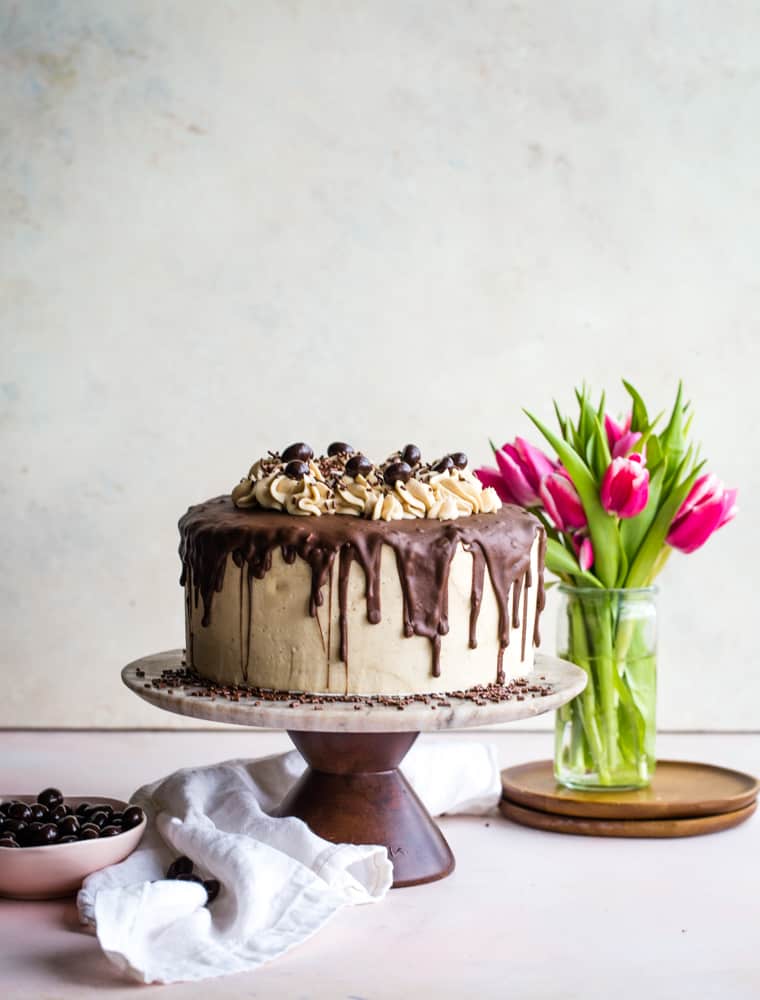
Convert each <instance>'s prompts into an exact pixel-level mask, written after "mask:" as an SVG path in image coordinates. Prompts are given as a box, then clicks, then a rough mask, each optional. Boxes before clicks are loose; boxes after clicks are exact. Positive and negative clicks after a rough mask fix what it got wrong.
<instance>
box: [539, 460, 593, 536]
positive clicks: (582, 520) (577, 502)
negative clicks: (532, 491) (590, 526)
mask: <svg viewBox="0 0 760 1000" xmlns="http://www.w3.org/2000/svg"><path fill="white" fill-rule="evenodd" d="M538 489H539V494H540V496H541V500H542V501H543V504H544V507H545V508H546V513H547V514H548V515H549V517H550V518H551V519H552V521H554V523H555V524H556V525H557V527H558V528H559V530H560V531H568V530H569V529H571V528H585V526H586V524H587V523H588V522H587V518H586V512H585V510H584V509H583V504H582V503H581V498H580V497H579V496H578V491H577V490H576V489H575V486H573V484H572V482H571V480H570V479H569V478H568V477H567V474H566V473H565V474H564V475H563V474H562V472H550V473H549V474H548V475H547V476H544V478H543V479H542V480H541V485H540V486H539V488H538Z"/></svg>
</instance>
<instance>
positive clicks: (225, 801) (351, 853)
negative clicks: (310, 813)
mask: <svg viewBox="0 0 760 1000" xmlns="http://www.w3.org/2000/svg"><path fill="white" fill-rule="evenodd" d="M305 767H306V764H305V762H304V760H303V758H302V757H301V755H300V754H299V753H298V752H297V751H291V752H290V753H285V754H279V755H277V756H274V757H264V758H261V759H259V760H247V761H246V760H231V761H227V762H225V763H222V764H214V765H212V766H211V767H201V768H185V769H183V770H181V771H177V772H175V773H174V774H171V775H169V777H167V778H163V779H161V780H160V781H157V782H154V783H153V784H151V785H146V786H144V787H143V788H141V789H139V790H138V791H137V792H136V793H135V794H134V795H133V796H132V800H131V801H132V802H134V803H135V804H137V805H140V806H142V808H143V809H144V810H145V812H146V813H147V815H148V828H147V831H146V834H145V836H144V837H143V839H142V841H141V843H140V846H139V847H138V849H137V850H136V851H135V852H134V853H133V854H131V855H130V857H128V858H127V859H126V860H125V861H122V862H121V864H118V865H113V866H111V867H110V868H104V869H102V870H101V871H98V872H94V873H93V874H92V875H90V876H88V877H87V878H86V879H85V881H84V884H83V886H82V888H81V890H80V892H79V896H78V898H77V905H78V907H79V916H80V920H81V921H82V923H83V924H86V925H89V926H90V927H91V928H93V929H94V931H95V933H96V934H97V937H98V941H99V942H100V945H101V947H102V948H103V951H104V952H105V954H106V955H107V956H108V958H109V959H110V960H111V962H113V963H114V965H116V966H117V968H119V969H120V970H121V971H122V972H123V973H124V974H125V975H126V976H128V977H130V978H133V979H137V980H139V981H140V982H143V983H173V982H178V981H180V980H198V979H205V978H207V977H209V976H218V975H223V974H227V973H232V972H243V971H247V970H250V969H255V968H256V967H257V966H258V965H261V963H262V962H266V961H267V960H268V959H270V958H274V957H275V956H276V955H280V954H282V952H284V951H286V950H287V949H288V948H291V947H292V946H293V945H295V944H298V943H299V942H301V941H304V940H305V939H306V938H308V937H309V936H310V935H312V934H313V933H314V932H315V931H317V930H318V929H319V928H320V927H321V926H322V925H323V924H324V923H325V921H326V920H327V919H328V918H329V917H330V916H332V914H333V913H335V912H336V911H337V910H338V909H340V908H341V907H342V906H346V905H347V904H356V903H374V902H378V901H379V900H381V899H382V898H383V896H384V895H385V894H386V892H387V891H388V889H389V888H390V885H391V882H392V880H393V875H392V867H391V863H390V861H389V860H388V856H387V852H386V849H385V848H384V847H378V846H372V845H369V846H361V847H360V846H356V845H353V844H331V843H329V842H328V841H326V840H323V839H322V838H321V837H318V836H316V834H314V833H312V832H311V830H309V828H308V827H307V826H306V824H305V823H303V822H302V821H301V820H299V819H295V818H293V817H283V818H274V817H272V816H269V815H268V811H269V810H271V809H273V808H274V807H275V806H276V805H277V804H278V803H279V802H280V801H281V800H282V799H283V798H284V796H285V795H286V794H287V792H288V790H289V789H290V788H291V786H292V785H293V784H294V783H295V781H296V780H297V779H298V778H299V777H300V776H301V774H302V773H303V771H304V769H305ZM402 770H403V772H404V774H405V775H406V778H407V779H408V780H409V782H410V783H411V784H412V786H413V787H414V789H415V791H416V792H417V794H418V795H419V797H420V798H421V799H422V801H423V803H424V804H425V806H426V808H427V809H428V810H429V811H430V812H431V813H433V814H434V815H440V814H442V813H468V814H474V815H483V814H484V813H487V812H490V811H492V810H493V809H494V808H495V806H496V805H497V803H498V800H499V796H500V794H501V782H500V777H499V766H498V762H497V758H496V751H495V749H494V747H492V746H488V745H484V744H480V743H470V742H466V741H464V740H450V741H447V742H443V741H436V742H435V743H429V744H425V743H422V744H415V746H414V747H412V749H411V750H410V752H409V754H408V755H407V757H406V758H405V760H404V763H403V766H402ZM178 854H184V855H187V856H188V857H189V858H190V859H191V860H192V861H193V862H194V863H195V870H196V871H197V872H198V873H199V874H200V875H201V876H202V877H203V878H216V879H218V880H219V882H220V883H221V885H222V888H221V891H220V893H219V896H218V897H217V899H216V900H215V901H214V902H213V904H211V906H210V907H207V906H205V905H204V904H205V902H206V890H205V889H204V888H203V886H201V885H199V884H197V883H194V882H178V881H169V880H167V879H165V877H164V876H165V874H166V869H167V868H168V866H169V864H170V863H171V861H172V860H173V859H174V858H175V857H176V856H177V855H178Z"/></svg>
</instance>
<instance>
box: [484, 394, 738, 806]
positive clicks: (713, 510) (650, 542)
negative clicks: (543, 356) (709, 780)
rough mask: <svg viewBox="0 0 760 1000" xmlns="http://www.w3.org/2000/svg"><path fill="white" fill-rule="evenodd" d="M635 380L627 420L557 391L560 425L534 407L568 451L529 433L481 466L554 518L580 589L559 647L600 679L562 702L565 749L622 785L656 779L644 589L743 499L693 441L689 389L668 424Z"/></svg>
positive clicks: (556, 560) (547, 520)
mask: <svg viewBox="0 0 760 1000" xmlns="http://www.w3.org/2000/svg"><path fill="white" fill-rule="evenodd" d="M623 385H624V386H625V389H626V392H627V393H628V395H629V396H630V399H631V408H630V410H629V412H628V413H627V414H626V416H625V418H624V419H623V420H622V421H620V422H618V421H617V420H615V419H614V418H613V417H612V416H611V415H610V414H609V413H607V412H606V409H605V398H604V395H602V398H601V400H600V401H599V403H598V405H594V404H593V403H592V401H591V399H590V396H589V393H588V391H587V390H586V389H585V388H584V389H583V390H581V391H578V390H576V398H577V402H578V415H577V419H576V420H575V421H573V420H571V419H570V418H569V417H567V416H564V415H563V414H562V412H561V411H560V409H559V407H558V406H557V405H556V403H555V406H554V408H555V412H556V417H557V423H558V430H557V431H553V430H551V429H550V428H549V427H547V426H546V425H545V424H544V423H542V422H541V421H540V420H539V419H538V418H536V417H535V416H533V415H532V414H530V413H528V416H529V417H530V419H531V420H532V421H533V423H534V424H535V425H536V427H537V428H538V430H539V431H540V432H541V434H542V435H543V437H544V438H545V440H546V441H547V442H548V444H549V445H550V446H551V449H552V451H553V453H554V454H555V455H556V456H557V457H556V459H554V458H552V457H550V455H547V454H546V453H545V452H544V451H542V450H540V449H539V448H536V447H535V446H534V445H532V444H530V443H529V442H528V441H526V440H525V439H524V438H516V439H515V441H514V442H513V443H511V444H505V445H503V446H502V447H501V448H497V447H496V446H495V445H493V443H492V447H493V450H494V455H495V458H496V465H497V467H496V468H491V467H486V468H481V469H478V470H476V472H477V475H478V477H479V478H480V480H481V481H482V482H483V483H484V485H487V486H492V487H494V489H495V490H496V491H497V492H498V494H499V496H500V497H501V498H502V500H504V501H506V502H507V503H513V504H517V505H518V506H521V507H525V508H527V509H528V510H530V511H531V512H532V513H534V514H535V515H536V516H537V517H538V518H539V519H540V520H541V522H542V523H543V525H544V527H545V529H546V532H547V551H546V565H547V568H548V569H549V570H550V571H551V572H553V573H555V574H556V575H557V576H558V577H559V578H560V580H561V581H562V584H563V590H564V591H565V594H566V602H565V603H566V609H567V621H566V622H564V623H563V626H564V632H563V635H564V639H563V644H565V645H566V648H565V649H561V650H559V652H560V655H563V656H564V657H566V658H567V659H570V660H572V661H573V662H575V663H577V664H578V665H579V666H581V667H583V668H584V669H586V671H587V673H588V674H589V682H588V685H587V687H586V691H585V692H584V693H583V694H582V695H580V696H579V697H578V698H577V699H575V701H574V702H571V703H570V705H568V706H566V707H565V709H563V710H562V711H561V712H560V718H559V725H558V739H559V738H560V729H561V730H562V740H563V741H564V740H565V739H566V737H567V745H563V749H562V755H563V756H564V759H565V763H566V764H567V765H568V766H569V767H572V769H574V770H575V771H576V772H577V773H579V774H585V775H588V776H591V777H590V778H589V781H588V783H589V784H591V783H595V784H599V785H602V786H605V785H607V786H615V787H620V786H621V784H623V785H626V786H630V785H641V784H646V783H647V782H648V780H649V777H651V773H652V770H653V768H654V742H653V741H654V709H655V705H654V702H655V650H654V639H653V635H652V622H651V620H649V616H648V615H647V614H645V613H644V612H643V611H642V607H643V603H644V602H643V596H644V595H645V594H646V592H647V588H651V585H652V582H653V580H654V579H655V577H656V576H657V574H658V573H659V572H660V571H661V570H662V568H663V567H664V565H665V563H666V561H667V559H668V556H669V555H670V553H671V552H672V550H673V549H679V550H680V551H681V552H685V553H689V552H694V551H695V550H696V549H698V548H700V546H702V545H703V544H704V543H705V542H706V541H707V539H708V538H709V537H710V536H711V535H712V534H713V533H714V532H715V531H717V530H718V528H720V527H722V526H723V525H724V524H726V523H727V522H728V521H730V520H731V519H732V518H733V517H734V516H735V514H736V510H737V508H736V490H734V489H726V488H725V487H724V486H723V484H722V483H721V482H720V480H719V479H718V478H717V477H716V476H714V475H712V474H711V473H707V472H705V471H703V470H704V465H705V463H704V461H702V460H700V457H699V453H698V450H697V449H696V448H695V446H694V445H693V444H691V443H690V441H689V431H690V427H691V420H692V413H691V408H690V404H689V403H688V402H685V401H684V399H683V392H682V387H681V386H680V385H679V388H678V392H677V395H676V399H675V402H674V404H673V407H672V410H671V411H670V414H669V417H668V420H667V423H666V424H665V425H664V427H663V428H662V429H661V430H658V427H659V426H660V424H661V422H662V417H663V415H662V414H661V415H660V416H658V417H655V418H654V419H650V417H649V414H648V412H647V408H646V406H645V404H644V401H643V399H642V398H641V396H640V394H639V393H638V392H637V390H636V389H635V388H634V387H633V386H632V385H630V384H629V383H628V382H625V381H624V382H623ZM637 595H638V598H637ZM637 605H638V610H637ZM568 733H569V734H570V735H569V737H568ZM579 783H580V784H583V779H579Z"/></svg>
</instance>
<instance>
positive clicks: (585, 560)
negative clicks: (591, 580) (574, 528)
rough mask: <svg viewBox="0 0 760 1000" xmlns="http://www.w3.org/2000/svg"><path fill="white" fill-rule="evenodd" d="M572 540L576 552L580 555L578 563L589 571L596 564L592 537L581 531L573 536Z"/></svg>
mask: <svg viewBox="0 0 760 1000" xmlns="http://www.w3.org/2000/svg"><path fill="white" fill-rule="evenodd" d="M572 542H573V548H574V549H575V554H576V556H577V557H578V565H579V566H580V568H581V569H582V570H584V571H585V572H586V573H588V571H589V570H590V569H591V567H592V566H593V565H594V547H593V545H592V544H591V539H590V538H589V537H588V535H585V536H584V535H583V534H582V533H581V532H578V533H576V534H575V535H573V536H572Z"/></svg>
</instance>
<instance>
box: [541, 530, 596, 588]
mask: <svg viewBox="0 0 760 1000" xmlns="http://www.w3.org/2000/svg"><path fill="white" fill-rule="evenodd" d="M546 568H547V569H548V570H549V571H550V572H551V573H554V574H555V575H556V576H560V577H563V578H566V577H572V578H573V579H574V581H582V582H583V583H586V584H588V585H589V586H590V587H601V586H602V585H601V583H599V581H598V580H597V578H596V577H595V576H594V575H593V574H592V573H587V572H586V571H585V570H582V569H581V568H580V566H579V565H578V560H577V559H576V558H575V556H574V555H573V553H572V552H570V551H569V549H566V548H565V546H564V545H561V544H560V543H559V542H557V541H555V540H554V539H553V538H548V539H547V541H546Z"/></svg>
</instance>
